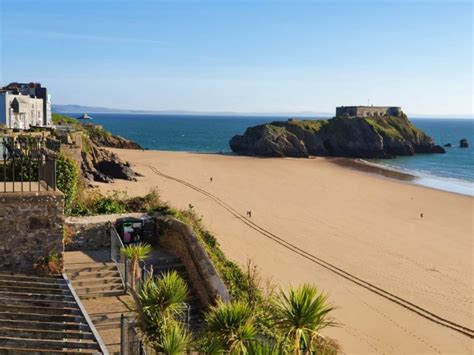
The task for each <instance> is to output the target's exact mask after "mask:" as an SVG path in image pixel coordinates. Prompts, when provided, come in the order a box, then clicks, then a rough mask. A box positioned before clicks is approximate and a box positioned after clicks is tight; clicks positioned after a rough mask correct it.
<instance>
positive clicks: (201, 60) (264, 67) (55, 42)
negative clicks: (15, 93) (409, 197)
mask: <svg viewBox="0 0 474 355" xmlns="http://www.w3.org/2000/svg"><path fill="white" fill-rule="evenodd" d="M0 3H1V8H0V9H1V18H0V20H1V33H0V39H1V47H0V51H1V59H0V60H1V70H0V83H7V82H10V81H39V82H41V83H43V85H45V86H47V87H48V88H49V89H50V90H51V92H52V95H53V101H54V103H58V104H81V105H90V106H92V105H93V106H104V107H114V108H126V109H147V110H169V109H176V110H199V111H235V112H298V111H317V112H333V111H334V107H335V106H337V105H351V104H366V103H367V102H368V100H370V103H371V104H374V105H377V104H381V105H385V104H387V105H401V106H403V107H404V108H405V111H406V112H408V113H411V114H454V115H456V114H472V112H473V91H472V85H473V83H472V66H473V63H472V62H473V43H472V21H473V8H472V4H471V2H470V1H449V0H446V1H409V0H398V1H383V0H380V1H298V0H293V1H258V0H254V1H231V0H227V1H226V0H220V1H180V0H175V1H158V0H155V1H139V0H134V1H121V0H114V1H108V0H96V1H90V0H80V1H76V0H67V1H64V0H57V1H56V0H54V1H53V0H41V1H37V0H35V1H28V0H22V1H17V0H0Z"/></svg>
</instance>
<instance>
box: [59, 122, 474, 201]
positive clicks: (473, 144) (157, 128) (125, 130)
mask: <svg viewBox="0 0 474 355" xmlns="http://www.w3.org/2000/svg"><path fill="white" fill-rule="evenodd" d="M65 114H68V115H69V116H72V117H78V116H79V114H77V113H76V114H73V113H65ZM89 115H91V116H92V117H93V120H92V121H91V123H94V124H100V125H102V126H103V127H104V128H106V129H108V130H109V131H111V132H112V133H113V134H116V135H120V136H122V137H124V138H127V139H131V140H133V141H136V142H137V143H139V144H140V145H141V146H142V147H144V148H145V149H154V150H168V151H186V152H202V153H221V154H231V153H232V152H231V150H230V147H229V140H230V139H231V138H232V137H233V136H234V135H236V134H243V133H244V132H245V129H246V128H247V127H250V126H255V125H258V124H262V123H266V122H272V121H286V120H287V119H288V117H283V116H229V115H225V116H218V115H178V114H176V115H175V114H173V115H168V114H135V113H133V114H132V113H126V114H125V113H89ZM411 122H413V124H414V125H415V126H417V127H418V128H420V129H421V130H422V131H424V132H425V133H426V134H428V135H429V136H431V137H432V138H433V139H434V140H435V142H436V144H439V145H441V146H443V145H445V144H447V143H451V144H452V147H450V148H448V147H446V148H445V149H446V154H418V155H415V156H410V157H397V158H396V159H374V160H370V161H369V162H370V163H371V164H378V165H382V166H384V167H386V168H388V169H392V170H396V171H401V172H405V173H408V174H411V175H414V176H415V177H416V178H415V179H414V180H413V181H414V182H415V183H417V184H421V185H424V186H428V187H432V188H436V189H441V190H446V191H451V192H456V193H460V194H467V195H471V196H474V120H471V119H455V118H450V119H430V118H414V119H411ZM462 138H466V139H467V140H468V142H469V148H460V147H459V140H460V139H462Z"/></svg>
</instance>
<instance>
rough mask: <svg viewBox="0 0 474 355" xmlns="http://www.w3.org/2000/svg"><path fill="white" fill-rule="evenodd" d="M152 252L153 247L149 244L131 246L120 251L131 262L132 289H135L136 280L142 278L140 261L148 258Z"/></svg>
mask: <svg viewBox="0 0 474 355" xmlns="http://www.w3.org/2000/svg"><path fill="white" fill-rule="evenodd" d="M152 250H153V249H152V247H151V245H150V244H147V243H139V244H129V245H127V246H125V247H123V248H122V249H121V250H120V252H121V253H122V255H123V256H124V257H125V258H126V259H128V260H130V269H131V275H132V280H131V286H132V289H134V288H135V280H136V279H137V278H139V277H140V261H143V260H145V259H146V258H148V256H150V254H151V252H152Z"/></svg>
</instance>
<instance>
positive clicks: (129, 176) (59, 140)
mask: <svg viewBox="0 0 474 355" xmlns="http://www.w3.org/2000/svg"><path fill="white" fill-rule="evenodd" d="M53 122H54V124H55V125H58V127H60V128H57V129H54V130H52V132H51V136H50V137H49V138H48V145H49V148H50V149H52V150H55V151H58V152H61V153H63V154H66V155H67V156H69V157H71V158H73V159H74V160H75V161H76V162H77V164H78V166H79V168H80V172H81V175H82V176H83V177H84V178H85V179H86V180H88V181H89V182H94V181H97V182H106V183H111V182H113V181H114V179H122V180H129V181H134V180H136V177H137V176H140V175H139V174H137V173H136V172H134V171H133V169H132V167H131V164H130V163H129V162H126V161H123V160H122V159H120V157H119V156H118V155H117V154H115V153H113V152H111V151H110V150H108V149H107V148H121V149H140V150H141V149H142V147H141V146H140V145H139V144H138V143H135V142H133V141H131V140H128V139H125V138H122V137H120V136H116V135H113V134H112V133H111V132H109V131H107V130H106V129H104V128H103V127H102V126H100V125H94V124H81V123H80V122H79V121H78V120H77V119H75V118H72V117H68V116H65V115H60V114H53Z"/></svg>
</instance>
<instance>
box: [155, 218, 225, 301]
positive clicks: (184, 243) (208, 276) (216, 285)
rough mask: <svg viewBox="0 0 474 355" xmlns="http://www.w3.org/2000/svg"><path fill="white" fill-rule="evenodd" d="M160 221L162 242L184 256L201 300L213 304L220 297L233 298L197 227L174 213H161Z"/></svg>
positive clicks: (189, 274) (167, 247) (172, 250)
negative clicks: (183, 220)
mask: <svg viewBox="0 0 474 355" xmlns="http://www.w3.org/2000/svg"><path fill="white" fill-rule="evenodd" d="M156 222H157V223H156V226H157V229H158V231H157V233H158V235H159V244H160V245H161V246H162V247H163V248H165V249H166V250H168V251H170V252H171V253H173V254H175V255H176V256H178V257H179V258H180V259H181V261H182V262H183V264H184V266H185V267H186V272H187V274H188V277H189V279H190V281H191V283H192V285H193V287H194V288H195V290H196V292H197V294H198V296H199V298H200V300H201V302H202V303H203V304H204V305H205V306H209V305H211V304H213V303H214V302H215V300H216V299H217V298H220V299H222V300H223V301H229V300H230V295H229V292H228V290H227V287H226V286H225V284H224V282H223V281H222V279H221V278H220V276H219V274H218V273H217V270H216V268H215V267H214V264H213V263H212V261H211V259H210V258H209V256H208V255H207V252H206V251H205V250H204V248H203V246H202V245H201V243H200V242H199V240H198V238H197V237H196V235H195V234H194V232H193V230H192V229H191V228H190V227H189V226H188V225H187V224H185V223H182V222H180V221H178V220H177V219H175V218H173V217H170V216H164V217H161V216H159V217H157V218H156Z"/></svg>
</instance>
